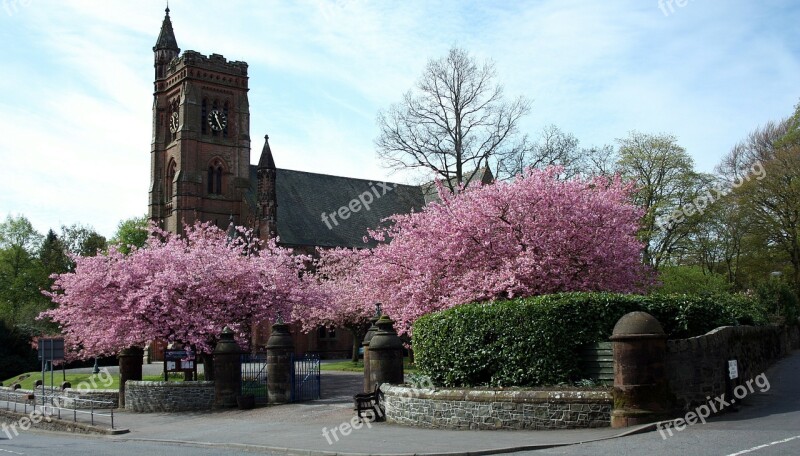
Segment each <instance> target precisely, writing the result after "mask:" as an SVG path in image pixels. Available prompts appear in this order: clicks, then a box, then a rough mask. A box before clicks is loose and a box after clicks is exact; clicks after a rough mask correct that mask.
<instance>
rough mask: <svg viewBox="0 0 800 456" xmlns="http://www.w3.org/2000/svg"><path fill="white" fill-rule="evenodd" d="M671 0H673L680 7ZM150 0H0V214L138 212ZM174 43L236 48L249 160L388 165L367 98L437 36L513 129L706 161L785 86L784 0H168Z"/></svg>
mask: <svg viewBox="0 0 800 456" xmlns="http://www.w3.org/2000/svg"><path fill="white" fill-rule="evenodd" d="M681 5H682V6H681ZM164 7H165V2H164V1H160V0H159V1H149V0H141V1H135V2H134V1H117V0H110V1H103V2H100V1H67V0H63V1H44V0H0V62H2V63H0V119H1V121H0V159H2V167H3V168H2V169H3V173H2V175H3V177H2V179H0V217H2V218H3V219H5V217H6V216H8V215H20V214H21V215H24V216H26V217H27V218H28V219H29V220H31V222H32V223H33V225H34V227H35V228H36V229H37V230H39V231H40V232H42V233H45V232H46V231H47V230H48V229H49V228H54V229H56V231H57V230H58V228H59V227H60V226H61V225H71V224H73V223H80V224H83V225H90V226H92V227H94V228H95V229H96V230H97V231H98V232H99V233H100V234H103V235H105V236H108V237H110V236H111V235H113V234H114V232H115V230H116V226H117V224H118V223H119V222H120V221H121V220H123V219H127V218H130V217H135V216H140V215H143V214H145V213H146V211H147V197H148V195H147V192H148V186H149V180H150V176H149V172H150V140H151V133H152V132H151V108H152V101H153V99H152V92H153V85H152V84H153V52H152V47H153V45H154V44H155V42H156V38H157V37H158V32H159V29H160V27H161V22H162V20H163V18H164ZM169 7H170V10H171V12H170V17H171V18H172V23H173V26H174V30H175V35H176V38H177V41H178V45H179V47H180V48H181V50H182V51H186V50H190V49H191V50H195V51H198V52H200V53H202V54H206V55H209V54H211V53H217V54H222V55H224V56H225V57H226V58H228V59H229V60H244V61H246V62H247V63H248V64H249V77H250V81H249V84H250V92H249V99H250V115H251V131H250V134H251V137H252V138H254V140H253V143H252V151H251V161H252V163H256V162H257V161H258V158H259V153H260V150H261V148H262V146H263V136H264V135H265V134H269V135H270V146H271V148H272V151H273V154H274V156H275V161H276V163H277V166H278V167H281V168H288V169H295V170H301V171H311V172H319V173H326V174H335V175H343V176H349V177H358V178H364V179H371V180H390V181H395V182H405V181H407V179H408V176H404V175H403V174H397V173H395V174H392V173H391V171H390V170H389V169H387V168H385V167H383V166H382V164H381V162H380V161H379V160H378V158H377V156H376V153H375V146H374V140H375V138H376V137H377V135H378V129H377V126H376V122H375V119H376V115H377V113H378V112H379V111H380V110H381V109H386V108H388V107H389V106H390V105H391V104H392V103H395V102H398V101H400V99H401V97H402V95H403V94H404V93H405V92H406V91H407V90H408V89H410V88H411V87H412V86H413V85H414V83H415V81H416V80H417V79H418V77H419V76H420V74H421V73H422V70H423V69H424V67H425V64H426V62H427V61H428V60H429V59H431V58H439V57H442V56H444V55H445V54H446V53H447V51H448V49H450V47H452V46H454V45H455V46H460V47H462V48H464V49H466V50H467V51H468V52H470V54H471V55H472V56H474V57H475V58H476V59H478V60H479V61H482V60H486V59H491V60H492V61H493V62H494V63H495V66H496V69H497V75H498V78H497V80H498V82H500V83H502V84H503V85H504V90H505V94H506V97H507V98H509V99H511V98H515V97H516V96H519V95H523V96H525V97H528V98H530V99H531V100H532V101H533V105H532V110H531V113H530V114H529V115H528V116H527V117H526V118H524V119H523V121H522V122H521V124H520V127H521V130H522V131H523V132H526V133H528V134H530V135H531V136H533V137H535V136H537V135H538V134H539V132H541V130H542V129H543V128H544V127H545V126H548V125H556V126H558V127H559V128H560V129H562V130H563V131H566V132H569V133H572V134H574V135H575V136H576V137H577V138H578V139H579V140H580V141H581V145H582V146H585V147H588V146H592V145H603V144H615V140H616V139H617V138H622V137H625V136H627V134H628V132H630V131H632V130H638V131H641V132H647V133H669V134H672V135H675V136H676V137H677V140H678V143H679V144H680V145H681V146H683V147H684V148H685V149H686V150H687V152H688V153H689V154H690V155H691V156H692V157H693V158H694V160H695V163H696V167H697V169H698V170H700V171H705V172H711V171H713V168H714V166H715V165H716V164H717V163H718V162H719V161H720V160H721V158H722V157H723V156H724V155H725V154H726V153H727V152H728V151H730V149H731V147H732V146H733V145H734V144H736V143H737V142H738V141H740V140H741V139H743V138H744V137H745V136H746V135H747V133H749V132H750V131H752V130H754V129H755V128H757V127H758V126H760V125H762V124H764V123H765V122H768V121H770V120H778V119H781V118H783V117H786V116H788V115H790V114H791V113H792V112H793V109H794V106H795V105H796V104H797V102H798V101H799V100H800V27H797V24H798V22H799V21H800V2H796V1H795V0H786V1H779V0H764V1H758V2H754V1H750V0H747V1H737V0H733V1H721V0H671V1H670V0H661V2H659V0H630V1H626V0H619V1H612V0H606V1H597V0H595V1H577V0H542V1H534V0H531V1H512V0H506V1H488V0H486V1H470V0H453V1H449V0H444V1H413V0H411V1H390V0H380V1H377V0H376V1H288V0H281V1H277V0H276V1H263V0H254V1H236V0H232V1H225V2H220V1H207V0H191V1H190V0H172V1H171V2H170V4H169Z"/></svg>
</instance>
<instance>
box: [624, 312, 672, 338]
mask: <svg viewBox="0 0 800 456" xmlns="http://www.w3.org/2000/svg"><path fill="white" fill-rule="evenodd" d="M666 338H667V334H666V333H665V332H664V328H662V327H661V323H659V322H658V320H656V318H655V317H654V316H652V315H650V314H649V313H647V312H630V313H627V314H625V315H623V316H622V318H620V319H619V321H617V324H616V325H614V331H613V333H612V334H611V340H622V339H666Z"/></svg>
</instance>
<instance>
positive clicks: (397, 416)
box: [381, 384, 612, 430]
mask: <svg viewBox="0 0 800 456" xmlns="http://www.w3.org/2000/svg"><path fill="white" fill-rule="evenodd" d="M381 391H383V393H384V406H385V411H386V420H387V421H388V422H390V423H397V424H405V425H412V426H420V427H429V428H445V429H531V430H536V429H574V428H594V427H605V426H609V423H610V420H611V406H612V399H611V392H610V391H534V390H488V389H487V390H474V389H435V390H434V389H417V388H411V387H406V386H391V385H386V384H384V385H382V386H381Z"/></svg>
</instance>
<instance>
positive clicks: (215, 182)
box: [207, 158, 225, 195]
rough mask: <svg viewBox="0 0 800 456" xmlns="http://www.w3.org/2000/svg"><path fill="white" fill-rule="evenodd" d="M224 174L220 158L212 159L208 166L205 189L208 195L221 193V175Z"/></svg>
mask: <svg viewBox="0 0 800 456" xmlns="http://www.w3.org/2000/svg"><path fill="white" fill-rule="evenodd" d="M223 174H225V166H224V165H223V163H222V160H220V159H218V158H217V159H214V161H212V162H211V164H210V165H209V166H208V175H207V189H208V194H209V195H221V194H222V175H223Z"/></svg>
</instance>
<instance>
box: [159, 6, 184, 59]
mask: <svg viewBox="0 0 800 456" xmlns="http://www.w3.org/2000/svg"><path fill="white" fill-rule="evenodd" d="M164 11H165V12H166V13H167V14H166V16H164V22H162V23H161V33H159V34H158V41H156V45H155V46H153V51H159V50H167V51H174V52H175V53H176V54H178V53H179V52H181V49H180V48H179V47H178V41H177V40H176V39H175V32H173V31H172V21H171V20H170V18H169V4H167V9H166V10H164Z"/></svg>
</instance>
